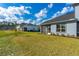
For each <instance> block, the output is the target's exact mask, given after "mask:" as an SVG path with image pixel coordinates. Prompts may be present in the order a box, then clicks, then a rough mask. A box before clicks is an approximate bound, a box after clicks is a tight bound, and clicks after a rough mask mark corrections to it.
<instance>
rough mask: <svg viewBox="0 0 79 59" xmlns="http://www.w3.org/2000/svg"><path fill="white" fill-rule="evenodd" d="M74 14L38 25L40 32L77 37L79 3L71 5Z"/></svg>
mask: <svg viewBox="0 0 79 59" xmlns="http://www.w3.org/2000/svg"><path fill="white" fill-rule="evenodd" d="M72 6H73V7H74V9H75V12H74V13H70V14H65V15H62V16H59V17H56V18H54V19H51V20H48V21H46V22H44V23H42V24H41V25H40V32H41V33H44V34H48V33H51V34H55V35H65V36H74V37H77V36H79V3H75V4H72Z"/></svg>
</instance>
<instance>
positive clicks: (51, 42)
mask: <svg viewBox="0 0 79 59" xmlns="http://www.w3.org/2000/svg"><path fill="white" fill-rule="evenodd" d="M0 55H6V56H8V55H11V56H29V55H30V56H54V55H56V56H63V55H64V56H69V55H70V56H72V55H74V56H75V55H79V39H78V38H69V37H62V36H53V35H50V36H49V35H44V34H41V33H39V32H22V31H21V32H20V31H0Z"/></svg>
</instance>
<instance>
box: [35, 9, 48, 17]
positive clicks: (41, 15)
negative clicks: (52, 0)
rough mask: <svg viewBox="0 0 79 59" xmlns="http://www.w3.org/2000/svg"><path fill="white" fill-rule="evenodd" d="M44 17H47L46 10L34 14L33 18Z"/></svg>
mask: <svg viewBox="0 0 79 59" xmlns="http://www.w3.org/2000/svg"><path fill="white" fill-rule="evenodd" d="M46 16H47V9H46V8H44V9H42V10H40V12H38V13H36V14H35V17H37V18H44V17H46Z"/></svg>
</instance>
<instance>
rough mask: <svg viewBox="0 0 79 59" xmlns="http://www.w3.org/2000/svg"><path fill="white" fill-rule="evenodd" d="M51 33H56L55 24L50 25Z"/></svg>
mask: <svg viewBox="0 0 79 59" xmlns="http://www.w3.org/2000/svg"><path fill="white" fill-rule="evenodd" d="M51 33H55V34H56V25H51Z"/></svg>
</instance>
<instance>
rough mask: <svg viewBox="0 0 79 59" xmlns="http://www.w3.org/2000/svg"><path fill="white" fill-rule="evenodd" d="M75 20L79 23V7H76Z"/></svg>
mask: <svg viewBox="0 0 79 59" xmlns="http://www.w3.org/2000/svg"><path fill="white" fill-rule="evenodd" d="M75 18H77V19H78V21H79V6H75Z"/></svg>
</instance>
